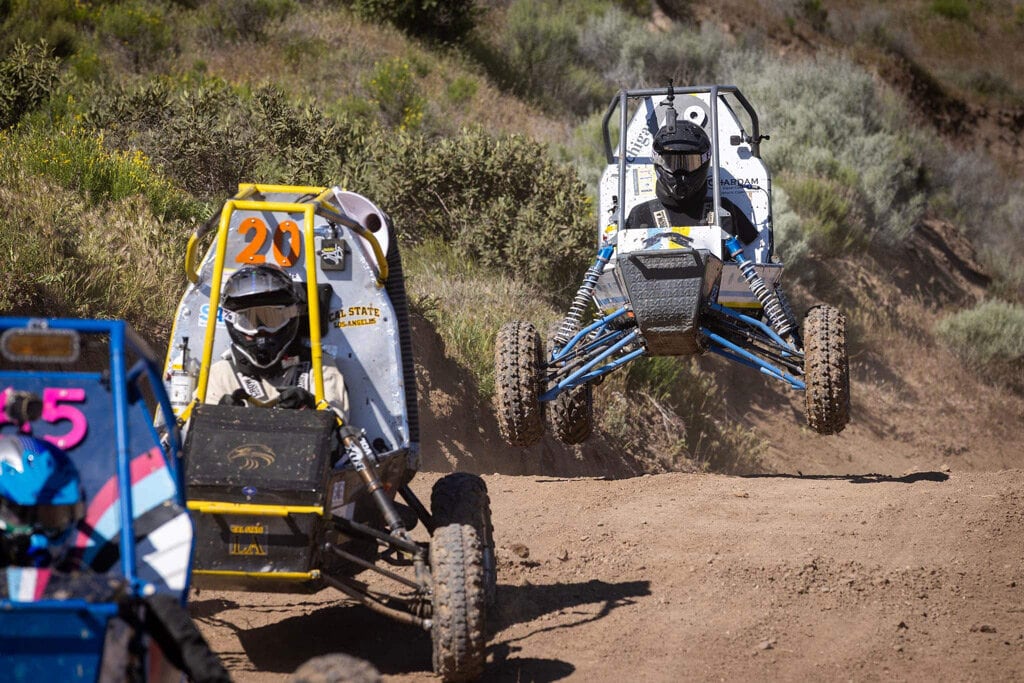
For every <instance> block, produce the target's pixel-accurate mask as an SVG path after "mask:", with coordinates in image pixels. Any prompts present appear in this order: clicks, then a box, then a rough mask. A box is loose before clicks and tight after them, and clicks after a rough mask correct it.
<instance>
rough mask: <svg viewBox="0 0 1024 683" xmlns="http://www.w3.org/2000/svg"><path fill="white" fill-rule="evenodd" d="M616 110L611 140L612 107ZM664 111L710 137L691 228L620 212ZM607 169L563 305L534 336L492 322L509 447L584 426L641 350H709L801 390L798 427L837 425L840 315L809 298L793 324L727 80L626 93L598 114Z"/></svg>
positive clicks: (631, 202)
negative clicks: (742, 225) (704, 186)
mask: <svg viewBox="0 0 1024 683" xmlns="http://www.w3.org/2000/svg"><path fill="white" fill-rule="evenodd" d="M616 111H617V112H618V122H617V130H618V131H619V137H618V144H617V145H616V147H615V149H613V147H612V142H611V140H612V116H613V114H615V113H616ZM666 120H683V121H690V122H693V123H695V124H696V125H698V126H700V127H701V128H702V129H703V130H704V131H705V132H706V133H707V135H708V137H709V138H710V140H711V162H710V173H709V175H708V184H709V186H710V187H709V190H708V192H709V194H710V200H711V206H712V210H711V211H710V212H709V214H710V216H709V219H708V220H705V221H703V222H702V223H701V224H698V225H691V226H665V227H652V228H632V227H630V228H629V229H627V226H626V217H627V216H628V215H629V212H630V210H631V209H632V208H633V207H634V206H636V205H638V204H640V203H642V202H645V201H647V200H648V199H650V198H652V197H654V196H655V182H656V174H655V171H654V166H653V160H652V141H653V140H654V136H655V134H656V133H657V132H658V130H659V128H660V127H661V126H662V125H664V123H665V121H666ZM603 135H604V147H605V155H606V157H607V162H608V165H607V167H606V168H605V170H604V173H603V175H602V178H601V183H600V201H599V204H600V205H599V211H600V214H599V215H600V217H601V218H600V219H599V220H600V221H601V224H600V225H599V230H598V233H599V234H598V248H597V258H596V259H595V260H594V262H593V265H591V266H590V268H589V269H588V270H587V272H586V274H585V276H584V278H583V283H582V285H581V286H580V288H579V290H578V292H577V294H576V296H575V298H574V300H573V302H572V305H571V306H570V308H569V310H568V312H567V313H566V315H565V317H564V318H563V319H562V321H561V323H560V324H559V325H558V326H557V328H556V329H555V330H554V331H553V333H552V334H551V335H550V338H549V339H548V341H547V343H546V344H545V345H542V343H541V338H540V334H539V333H538V331H537V329H536V327H535V326H534V325H533V324H532V323H530V322H526V321H513V322H509V323H506V324H505V325H503V326H502V327H501V329H500V331H499V332H498V336H497V341H496V348H495V366H496V367H495V384H496V393H495V406H496V410H497V413H498V424H499V426H500V428H501V431H502V434H503V436H504V437H505V439H506V440H507V441H508V442H509V443H510V444H512V445H516V446H529V445H531V444H533V443H535V442H537V441H538V440H539V439H540V438H541V437H542V436H543V433H544V428H545V413H546V414H547V421H548V422H550V424H551V426H552V428H553V430H554V432H555V433H556V435H557V436H558V437H559V438H560V439H562V440H563V441H565V442H567V443H580V442H582V441H583V440H585V439H586V438H587V437H588V436H589V435H590V434H591V431H592V423H593V417H592V416H593V403H592V400H593V399H592V386H593V385H594V384H595V383H597V382H599V381H600V380H601V379H602V378H603V377H604V376H605V375H606V374H608V373H610V372H612V371H613V370H615V369H616V368H619V367H622V366H623V365H625V364H627V363H629V362H630V361H632V360H634V359H637V358H640V357H642V356H646V355H652V356H685V355H694V354H702V353H704V352H707V351H711V352H714V353H717V354H719V355H721V356H724V357H726V358H728V359H730V360H733V361H737V362H739V363H742V364H744V365H747V366H750V367H751V368H754V369H756V370H759V371H760V372H761V373H763V374H765V375H768V376H769V377H772V378H775V379H778V380H781V381H782V382H783V383H785V384H786V385H787V386H788V387H790V388H792V389H795V390H798V391H804V392H805V409H806V411H805V412H806V418H807V423H808V425H810V427H811V428H812V429H813V430H814V431H816V432H818V433H820V434H835V433H838V432H839V431H841V430H842V429H843V427H845V425H846V424H847V422H848V420H849V409H850V384H849V363H848V359H847V351H846V326H845V325H846V323H845V318H844V316H843V314H842V313H840V311H838V310H837V309H836V308H833V307H832V306H828V305H818V306H814V307H812V308H811V309H810V310H809V311H808V312H807V314H806V315H805V317H804V319H803V325H802V329H801V326H800V325H799V324H798V321H797V319H796V317H795V315H794V313H793V310H792V308H791V306H790V304H789V302H788V300H787V298H786V296H785V293H784V292H783V289H782V287H781V275H782V263H781V262H779V261H778V260H777V259H776V258H774V257H773V246H774V245H773V232H772V213H771V179H770V176H769V173H768V168H767V167H766V166H765V164H764V162H763V161H762V159H761V154H760V146H761V142H762V140H764V139H767V136H762V135H761V133H760V130H759V126H758V118H757V114H756V112H755V111H754V109H753V107H752V106H751V105H750V103H749V102H748V101H747V99H746V98H745V97H744V96H743V94H742V93H741V92H740V91H739V89H738V88H736V87H735V86H731V85H711V86H698V87H688V88H673V87H672V86H671V85H670V86H669V87H668V88H659V89H645V90H623V91H620V92H619V93H618V94H617V95H616V97H615V98H614V99H613V100H612V102H611V104H610V105H609V107H608V110H607V112H606V113H605V116H604V120H603ZM726 200H728V205H729V206H730V207H736V208H735V210H738V211H740V212H742V214H743V216H745V217H746V219H748V220H749V223H750V224H751V225H752V226H753V230H754V231H756V235H753V236H752V238H749V239H747V240H746V243H744V242H743V241H741V240H740V239H739V238H738V237H737V235H736V234H734V232H735V230H734V228H733V225H732V223H731V221H732V219H733V216H732V215H730V213H729V212H727V211H725V210H724V209H723V203H725V202H726Z"/></svg>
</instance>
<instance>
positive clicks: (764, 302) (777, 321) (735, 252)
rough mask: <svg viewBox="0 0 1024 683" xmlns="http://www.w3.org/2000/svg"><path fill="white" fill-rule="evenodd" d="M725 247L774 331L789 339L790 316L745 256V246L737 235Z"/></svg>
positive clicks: (791, 328)
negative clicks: (762, 308)
mask: <svg viewBox="0 0 1024 683" xmlns="http://www.w3.org/2000/svg"><path fill="white" fill-rule="evenodd" d="M725 247H726V249H728V250H729V256H731V257H732V259H733V260H734V261H736V264H737V265H738V266H739V268H740V274H741V275H743V279H744V280H746V281H747V286H748V287H750V291H751V292H753V294H754V296H755V297H757V300H758V301H760V302H761V306H762V307H764V312H765V315H767V316H768V324H770V325H771V326H772V329H773V330H775V331H776V332H777V333H778V335H779V336H780V337H782V338H783V339H788V338H789V337H790V335H791V334H792V333H793V323H792V321H791V319H790V316H788V315H786V311H785V309H784V308H783V306H782V304H781V303H780V302H779V298H778V296H776V294H775V292H774V291H773V290H771V289H769V288H768V285H766V284H765V283H764V280H762V279H761V276H760V275H758V274H757V270H756V269H755V268H754V262H753V261H751V260H750V259H748V258H747V257H746V256H744V255H743V245H742V244H740V241H739V240H738V239H736V237H735V235H734V236H732V237H729V239H727V240H726V241H725Z"/></svg>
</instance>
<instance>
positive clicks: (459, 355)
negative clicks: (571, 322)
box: [402, 238, 556, 399]
mask: <svg viewBox="0 0 1024 683" xmlns="http://www.w3.org/2000/svg"><path fill="white" fill-rule="evenodd" d="M402 263H403V270H404V272H405V274H406V279H407V287H408V290H409V296H410V299H411V300H412V302H413V307H414V308H415V309H416V310H417V311H418V312H419V313H420V314H421V315H423V316H424V317H426V318H427V319H428V320H430V321H431V322H432V323H433V324H434V327H435V329H436V330H437V332H438V334H439V335H440V336H441V339H442V340H443V341H444V343H445V350H446V353H447V355H448V356H450V357H451V358H453V359H455V360H456V361H458V362H459V363H460V364H461V365H463V366H465V367H466V368H467V369H469V370H470V372H471V373H472V374H473V376H474V377H475V378H476V380H477V388H478V390H479V392H480V396H481V397H484V398H487V399H489V398H490V396H491V395H492V394H493V393H494V339H495V337H496V335H497V334H498V328H500V327H501V325H502V324H504V323H505V322H507V321H509V320H530V321H533V322H534V323H536V324H538V325H540V326H541V329H542V330H543V329H546V327H547V325H548V324H550V323H552V322H554V320H555V316H556V314H555V312H554V311H553V310H552V309H551V307H550V306H547V305H545V304H544V302H543V300H542V299H540V298H538V297H537V296H536V293H535V291H534V288H533V287H532V286H531V285H530V284H529V283H528V281H527V280H526V279H524V278H513V277H510V276H509V275H508V274H505V273H501V272H498V271H496V270H493V269H489V268H484V267H481V266H480V264H479V263H477V262H476V261H474V260H468V259H466V258H465V257H464V256H463V255H462V254H461V253H460V252H458V251H457V250H454V249H452V248H451V246H450V245H449V244H447V243H445V242H443V241H442V240H440V239H436V238H434V239H429V240H427V241H426V242H423V243H422V244H418V245H409V246H408V248H406V249H404V250H403V252H402ZM442 283H443V285H442Z"/></svg>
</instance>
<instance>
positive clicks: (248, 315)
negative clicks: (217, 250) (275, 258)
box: [221, 264, 299, 368]
mask: <svg viewBox="0 0 1024 683" xmlns="http://www.w3.org/2000/svg"><path fill="white" fill-rule="evenodd" d="M221 310H222V312H223V315H224V324H225V325H226V326H227V328H228V334H229V335H230V336H231V342H232V343H233V344H234V346H235V348H236V349H237V350H238V351H239V352H241V353H242V354H243V355H244V356H245V358H246V359H247V360H248V361H249V362H250V363H252V364H253V365H254V366H256V367H258V368H269V367H271V366H273V365H274V364H276V363H277V362H278V361H279V360H281V356H282V355H284V351H285V349H286V348H288V345H289V344H291V343H292V340H293V339H295V335H296V333H297V332H298V330H299V299H298V296H296V293H295V285H294V284H293V283H292V279H291V278H290V277H288V275H287V273H285V272H284V271H283V270H281V269H280V268H278V267H277V266H274V265H270V264H260V265H247V266H242V267H241V268H239V269H238V270H236V271H235V272H234V273H232V275H231V277H229V278H228V279H227V280H226V281H225V282H224V292H223V296H222V297H221Z"/></svg>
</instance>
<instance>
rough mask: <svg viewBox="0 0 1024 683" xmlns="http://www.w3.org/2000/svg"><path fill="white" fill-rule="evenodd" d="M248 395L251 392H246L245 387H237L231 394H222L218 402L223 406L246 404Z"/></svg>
mask: <svg viewBox="0 0 1024 683" xmlns="http://www.w3.org/2000/svg"><path fill="white" fill-rule="evenodd" d="M248 395H249V394H247V393H246V392H245V389H235V390H234V391H233V392H231V393H230V394H224V395H223V396H221V397H220V400H219V401H217V404H218V405H222V406H244V405H245V397H246V396H248Z"/></svg>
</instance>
